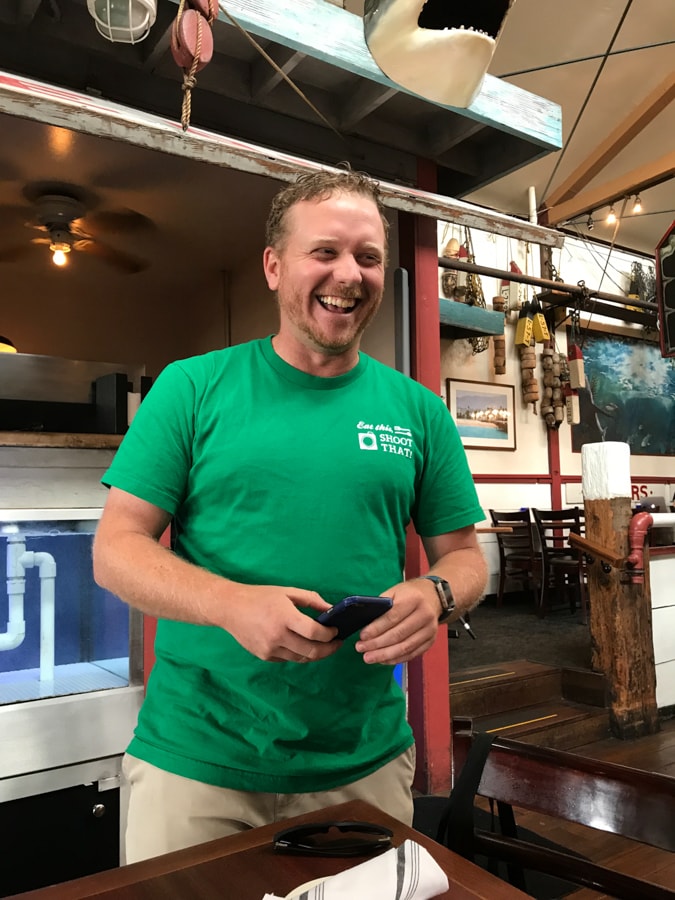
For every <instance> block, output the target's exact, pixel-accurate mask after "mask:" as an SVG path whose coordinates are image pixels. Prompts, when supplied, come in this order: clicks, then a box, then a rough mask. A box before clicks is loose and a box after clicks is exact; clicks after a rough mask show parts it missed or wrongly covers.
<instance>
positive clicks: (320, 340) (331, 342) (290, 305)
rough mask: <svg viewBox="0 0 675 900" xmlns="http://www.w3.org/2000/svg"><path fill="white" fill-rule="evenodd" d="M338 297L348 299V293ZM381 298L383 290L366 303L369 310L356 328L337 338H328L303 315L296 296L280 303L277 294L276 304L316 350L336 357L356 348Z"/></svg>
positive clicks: (300, 301)
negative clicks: (318, 349)
mask: <svg viewBox="0 0 675 900" xmlns="http://www.w3.org/2000/svg"><path fill="white" fill-rule="evenodd" d="M338 296H344V297H349V292H341V293H340V294H339V295H338ZM383 296H384V290H382V291H381V292H380V296H379V297H377V298H374V299H373V298H371V299H370V300H369V301H368V303H369V304H370V308H369V310H368V312H367V314H366V316H365V317H364V318H363V319H362V320H361V321H359V323H358V324H357V325H356V326H352V329H351V330H350V332H348V333H346V334H344V335H343V336H340V337H337V338H330V337H328V335H327V334H325V333H324V331H323V330H322V329H321V327H320V326H319V325H318V324H317V323H316V322H315V321H314V320H313V319H311V318H309V317H308V316H305V315H304V312H303V306H302V299H299V298H298V295H297V294H295V295H293V297H292V298H290V299H286V300H283V301H282V300H281V298H280V296H279V293H278V292H277V303H278V304H279V309H280V311H281V310H282V309H283V311H284V314H285V315H286V316H287V317H288V319H289V321H290V322H291V323H292V324H293V325H294V326H295V327H296V328H297V329H298V330H299V331H300V332H302V334H303V335H305V337H308V338H309V339H310V341H311V342H312V343H313V344H314V345H315V346H316V347H317V348H320V349H321V350H325V351H327V352H328V353H332V354H335V355H338V354H340V353H344V352H345V351H346V350H349V349H350V348H352V347H354V346H355V345H357V346H358V345H359V344H360V341H361V337H362V335H363V332H364V331H365V330H366V328H367V327H368V326H369V325H370V323H371V322H372V321H373V319H374V318H375V316H376V315H377V311H378V310H379V308H380V305H381V303H382V298H383ZM335 315H339V313H336V314H335Z"/></svg>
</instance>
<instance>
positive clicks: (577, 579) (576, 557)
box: [532, 506, 586, 622]
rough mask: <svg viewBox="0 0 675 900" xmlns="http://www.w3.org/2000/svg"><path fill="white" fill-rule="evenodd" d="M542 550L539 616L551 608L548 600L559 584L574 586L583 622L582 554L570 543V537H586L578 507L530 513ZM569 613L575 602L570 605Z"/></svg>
mask: <svg viewBox="0 0 675 900" xmlns="http://www.w3.org/2000/svg"><path fill="white" fill-rule="evenodd" d="M532 515H533V516H534V522H535V525H536V529H537V534H538V537H539V544H540V547H541V555H542V563H543V570H544V574H543V578H542V583H541V596H540V614H541V615H543V614H544V613H545V612H546V611H547V609H549V608H550V606H551V602H550V601H551V598H552V597H553V596H555V593H556V592H557V591H558V589H559V588H560V585H561V584H565V585H567V586H569V585H570V584H576V585H577V594H578V596H579V599H580V601H581V613H582V619H583V621H584V622H585V621H586V588H585V581H586V573H585V560H584V557H583V554H582V553H581V552H580V551H579V550H577V549H576V548H575V547H573V546H571V544H570V542H569V536H570V533H574V534H578V535H583V534H584V533H585V530H586V529H585V518H584V510H583V509H581V508H580V507H579V506H572V507H567V508H564V509H537V508H534V507H533V509H532ZM570 606H571V609H572V610H573V609H574V608H575V606H576V600H574V599H573V600H571V601H570Z"/></svg>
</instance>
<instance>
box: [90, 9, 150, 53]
mask: <svg viewBox="0 0 675 900" xmlns="http://www.w3.org/2000/svg"><path fill="white" fill-rule="evenodd" d="M87 9H88V10H89V15H90V16H91V17H92V19H93V20H94V22H95V23H96V30H97V31H98V33H99V34H102V35H103V37H104V38H107V39H108V40H109V41H113V43H114V42H118V43H121V44H136V43H138V41H142V40H143V39H144V38H145V37H147V36H148V32H149V31H150V29H151V28H152V26H153V25H154V23H155V19H156V18H157V0H87Z"/></svg>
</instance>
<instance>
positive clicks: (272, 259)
mask: <svg viewBox="0 0 675 900" xmlns="http://www.w3.org/2000/svg"><path fill="white" fill-rule="evenodd" d="M280 265H281V261H280V259H279V254H278V253H277V251H276V250H275V249H274V247H265V250H264V252H263V271H264V273H265V279H266V280H267V287H268V288H269V289H270V290H271V291H276V290H277V288H278V287H279V268H280Z"/></svg>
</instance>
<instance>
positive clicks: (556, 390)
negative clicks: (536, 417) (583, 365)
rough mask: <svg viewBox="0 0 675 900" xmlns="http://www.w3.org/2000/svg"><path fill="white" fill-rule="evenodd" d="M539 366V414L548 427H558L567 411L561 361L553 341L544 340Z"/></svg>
mask: <svg viewBox="0 0 675 900" xmlns="http://www.w3.org/2000/svg"><path fill="white" fill-rule="evenodd" d="M541 367H542V370H543V382H544V391H543V400H542V403H541V416H542V418H543V419H544V421H545V422H546V425H547V426H548V427H549V428H560V425H561V424H562V422H563V420H564V419H565V417H566V414H567V413H566V403H565V393H564V378H563V368H562V362H561V357H560V354H559V353H558V352H557V351H556V350H555V348H554V346H553V341H546V343H545V344H544V347H543V349H542V351H541Z"/></svg>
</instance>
